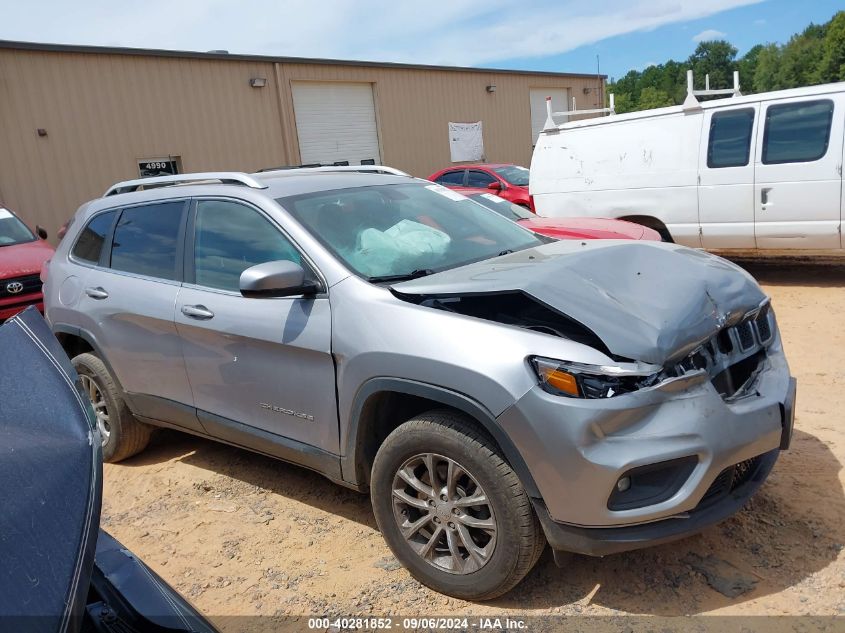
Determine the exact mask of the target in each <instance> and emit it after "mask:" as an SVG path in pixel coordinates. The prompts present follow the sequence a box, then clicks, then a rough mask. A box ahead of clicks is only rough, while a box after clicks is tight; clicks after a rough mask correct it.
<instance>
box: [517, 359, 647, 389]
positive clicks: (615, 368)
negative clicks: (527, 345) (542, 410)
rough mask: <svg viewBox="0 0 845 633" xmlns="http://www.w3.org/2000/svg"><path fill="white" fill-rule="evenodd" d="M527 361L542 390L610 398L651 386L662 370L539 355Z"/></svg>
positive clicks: (634, 365)
mask: <svg viewBox="0 0 845 633" xmlns="http://www.w3.org/2000/svg"><path fill="white" fill-rule="evenodd" d="M529 361H530V363H531V366H532V367H533V368H534V371H535V372H537V377H538V378H539V379H540V386H541V387H542V388H543V389H544V390H545V391H548V392H549V393H551V394H554V395H556V396H567V397H570V398H612V397H613V396H618V395H621V394H623V393H630V392H632V391H637V390H638V389H642V388H644V387H651V386H652V385H654V384H656V383H657V382H658V381H659V380H660V374H661V373H662V371H663V368H662V367H660V366H659V365H650V364H648V363H619V364H618V365H585V364H583V363H570V362H567V361H562V360H554V359H552V358H542V357H540V356H532V357H531V358H530V359H529Z"/></svg>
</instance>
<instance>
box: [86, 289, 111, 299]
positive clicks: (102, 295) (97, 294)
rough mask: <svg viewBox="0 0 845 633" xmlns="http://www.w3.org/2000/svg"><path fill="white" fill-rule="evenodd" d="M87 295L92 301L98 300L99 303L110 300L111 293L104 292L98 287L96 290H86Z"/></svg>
mask: <svg viewBox="0 0 845 633" xmlns="http://www.w3.org/2000/svg"><path fill="white" fill-rule="evenodd" d="M85 294H86V295H88V296H89V297H91V298H92V299H97V300H98V301H100V300H102V299H108V298H109V293H107V292H106V291H105V290H103V289H102V288H101V287H100V286H97V287H96V288H86V289H85Z"/></svg>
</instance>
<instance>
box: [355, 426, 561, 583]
mask: <svg viewBox="0 0 845 633" xmlns="http://www.w3.org/2000/svg"><path fill="white" fill-rule="evenodd" d="M371 496H372V503H373V511H374V513H375V517H376V521H377V523H378V526H379V529H380V530H381V533H382V535H383V536H384V539H385V540H386V541H387V544H388V546H389V547H390V549H391V550H392V551H393V553H394V555H395V556H396V558H397V559H398V560H399V561H400V562H401V563H402V564H403V565H405V567H406V568H407V569H408V570H409V571H410V573H411V575H412V576H414V578H416V579H417V580H419V581H420V582H421V583H423V584H424V585H427V586H428V587H431V588H432V589H434V590H435V591H439V592H440V593H444V594H446V595H449V596H453V597H455V598H462V599H466V600H490V599H493V598H496V597H498V596H500V595H502V594H504V593H506V592H508V591H509V590H510V589H512V588H513V587H514V586H516V585H517V584H518V583H519V582H520V581H521V580H522V579H523V578H524V577H525V575H526V574H527V573H528V572H529V571H530V570H531V568H532V567H533V566H534V564H535V563H536V562H537V560H538V559H539V557H540V554H541V553H542V551H543V548H544V547H545V543H546V541H545V537H544V536H543V533H542V529H541V528H540V525H539V522H538V520H537V517H536V516H535V514H534V510H533V508H532V506H531V501H530V500H529V498H528V495H527V494H526V492H525V490H524V489H523V487H522V484H521V483H520V482H519V478H518V477H517V476H516V474H515V473H514V471H513V469H512V468H511V467H510V465H509V464H508V463H507V461H505V459H504V458H503V456H502V455H501V453H500V451H499V449H498V447H497V446H496V445H495V444H494V443H493V441H492V440H491V439H490V438H489V437H487V436H486V435H485V434H483V433H481V432H479V430H478V429H476V428H475V427H474V426H473V424H472V423H471V422H469V421H468V420H467V418H465V417H464V416H462V415H459V414H456V413H453V412H451V411H432V412H429V413H425V414H422V415H419V416H417V417H415V418H413V419H411V420H409V421H408V422H405V423H404V424H402V425H400V426H399V427H398V428H396V429H395V430H394V431H393V432H392V433H391V434H390V435H389V436H388V437H387V439H385V441H384V443H383V444H382V445H381V447H380V448H379V451H378V453H377V455H376V458H375V461H374V463H373V470H372V478H371Z"/></svg>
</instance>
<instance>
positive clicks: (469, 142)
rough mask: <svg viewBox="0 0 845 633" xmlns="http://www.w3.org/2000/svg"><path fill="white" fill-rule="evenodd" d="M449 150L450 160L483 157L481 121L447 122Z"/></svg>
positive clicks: (479, 158)
mask: <svg viewBox="0 0 845 633" xmlns="http://www.w3.org/2000/svg"><path fill="white" fill-rule="evenodd" d="M449 151H450V152H451V154H452V162H453V163H460V162H464V161H477V160H483V159H484V139H483V138H482V134H481V121H479V122H478V123H451V122H450V123H449Z"/></svg>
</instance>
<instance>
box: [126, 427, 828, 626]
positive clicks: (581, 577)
mask: <svg viewBox="0 0 845 633" xmlns="http://www.w3.org/2000/svg"><path fill="white" fill-rule="evenodd" d="M167 461H180V462H184V463H187V464H190V465H192V466H194V467H197V468H201V469H204V470H206V471H208V472H209V473H211V476H215V475H219V476H224V477H230V478H232V479H235V480H239V481H242V482H244V483H246V484H248V485H251V486H257V487H260V488H262V489H264V490H266V491H268V492H270V493H272V494H275V495H281V496H284V497H286V498H288V499H292V500H295V501H297V502H300V503H304V504H307V505H310V506H312V507H314V508H316V509H319V510H321V511H324V512H327V513H332V514H334V515H337V516H341V517H343V518H345V519H348V520H350V521H355V522H357V523H359V524H361V525H363V526H366V527H369V528H371V529H377V528H376V524H375V520H374V518H373V514H372V510H371V507H370V503H369V498H368V497H367V496H366V495H362V494H359V493H357V492H355V491H352V490H349V489H346V488H343V487H342V486H340V485H337V484H335V483H333V482H331V481H329V480H328V479H326V478H324V477H322V476H320V475H318V474H316V473H314V472H311V471H309V470H306V469H304V468H300V467H298V466H294V465H290V464H286V463H284V462H280V461H278V460H274V459H271V458H268V457H264V456H261V455H257V454H253V453H250V452H248V451H245V450H241V449H238V448H234V447H230V446H227V445H223V444H219V443H216V442H212V441H209V440H205V439H201V438H196V437H193V436H190V435H184V434H181V433H177V432H174V431H161V432H159V433H157V434H156V436H155V439H154V441H153V443H152V444H151V446H150V447H149V449H148V450H146V451H145V452H144V453H142V454H141V455H138V456H137V457H135V458H132V459H129V460H126V461H125V462H122V464H123V465H125V466H127V467H132V466H140V465H149V464H155V463H163V462H167ZM840 469H841V464H840V463H839V461H838V460H837V459H836V457H835V456H834V455H833V453H832V452H831V451H830V449H829V448H828V446H827V445H826V444H824V443H823V442H822V441H820V440H819V439H818V438H816V437H815V436H813V435H810V434H808V433H805V432H802V431H800V430H797V429H796V432H795V437H794V440H793V447H792V449H791V450H790V451H789V452H788V453H783V454H782V455H781V458H780V459H779V460H778V463H777V464H776V465H775V469H774V471H773V473H772V475H771V476H770V478H769V480H768V481H767V482H766V484H765V485H764V486H763V488H762V489H761V490H760V491H759V492H758V493H757V495H756V496H755V497H754V498H753V499H752V500H751V501H750V502H749V504H748V505H747V506H746V507H745V509H743V510H742V511H741V512H740V513H739V514H738V515H736V516H735V517H732V518H731V519H728V520H727V521H725V522H723V523H721V524H720V525H717V526H714V527H711V528H709V529H708V530H706V531H705V532H704V533H702V534H701V535H697V536H693V537H690V538H687V539H684V540H683V541H678V542H676V543H671V544H667V545H662V546H658V547H652V548H648V549H644V550H639V551H635V552H628V553H623V554H616V555H613V556H608V557H606V558H591V557H586V556H575V555H573V556H571V557H570V559H569V560H568V562H567V565H566V567H565V568H558V567H557V566H556V565H555V563H554V561H553V559H552V555H551V552H550V551H549V550H547V551H546V552H545V553H544V555H543V558H542V559H541V561H540V563H539V564H538V565H537V567H536V568H535V569H534V570H533V571H532V572H531V574H529V576H528V577H527V578H526V579H525V581H523V582H522V583H521V584H520V585H519V586H517V587H516V589H514V590H513V591H511V592H510V593H509V594H506V595H505V596H503V597H502V598H499V599H497V600H495V601H493V602H491V603H486V604H490V605H491V606H496V607H501V608H505V609H527V610H529V611H530V610H537V611H538V612H539V611H541V610H549V609H552V610H553V609H555V608H556V607H560V608H563V609H565V610H566V611H572V610H574V611H576V612H579V611H581V610H584V609H586V608H587V606H588V605H589V604H593V605H598V606H601V607H604V608H609V609H613V610H617V611H622V612H626V613H642V614H652V615H663V616H677V615H688V614H696V613H702V612H706V611H711V610H713V609H719V608H724V607H728V606H731V605H737V604H740V603H742V602H745V601H747V600H750V599H756V598H759V597H761V596H765V595H768V594H772V593H777V592H780V591H783V590H784V589H786V588H788V587H790V586H794V585H797V584H799V583H801V582H802V581H803V580H805V579H806V578H808V577H809V576H810V575H812V574H813V573H815V572H818V571H819V570H822V569H824V568H825V567H826V566H828V565H829V564H830V563H831V562H833V561H835V560H836V559H837V555H838V553H839V551H840V550H841V549H842V548H843V543H845V524H843V523H842V522H841V521H836V520H835V517H837V516H839V517H842V516H845V495H843V490H842V484H841V482H840V480H839V471H840ZM814 498H817V499H818V501H819V503H820V504H823V505H824V507H825V513H824V514H817V513H815V512H812V511H808V510H807V504H806V501H807V500H808V499H811V500H812V499H814ZM797 499H800V500H802V501H804V502H805V503H803V505H802V504H801V503H797V502H796V500H797ZM832 517H833V518H832ZM714 587H716V588H720V589H721V590H722V591H726V590H727V592H728V593H729V594H732V593H734V592H737V591H738V592H739V593H738V595H730V596H729V595H724V593H720V592H719V591H718V590H717V589H716V588H714ZM726 588H727V589H726Z"/></svg>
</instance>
